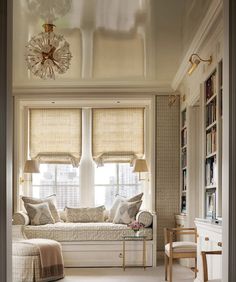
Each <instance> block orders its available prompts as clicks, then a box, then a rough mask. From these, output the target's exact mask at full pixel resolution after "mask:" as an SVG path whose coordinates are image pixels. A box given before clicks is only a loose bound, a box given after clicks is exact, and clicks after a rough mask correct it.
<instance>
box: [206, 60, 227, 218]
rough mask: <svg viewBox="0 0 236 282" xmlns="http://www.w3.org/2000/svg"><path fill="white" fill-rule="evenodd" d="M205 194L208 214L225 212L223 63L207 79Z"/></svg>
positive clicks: (219, 215)
mask: <svg viewBox="0 0 236 282" xmlns="http://www.w3.org/2000/svg"><path fill="white" fill-rule="evenodd" d="M204 86H205V87H204V95H203V96H204V97H203V108H204V117H205V119H204V148H205V150H204V194H205V200H204V202H205V217H206V218H212V219H214V218H217V217H221V215H222V203H221V202H222V188H221V187H222V177H221V176H222V165H221V144H222V118H221V117H222V95H223V88H222V62H220V63H219V64H218V65H217V67H216V68H215V70H214V71H213V72H212V73H211V75H210V76H209V77H208V78H207V79H206V81H205V82H204Z"/></svg>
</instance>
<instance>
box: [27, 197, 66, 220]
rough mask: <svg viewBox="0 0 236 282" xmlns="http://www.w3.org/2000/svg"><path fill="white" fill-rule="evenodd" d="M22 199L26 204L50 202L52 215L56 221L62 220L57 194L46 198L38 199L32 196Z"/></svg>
mask: <svg viewBox="0 0 236 282" xmlns="http://www.w3.org/2000/svg"><path fill="white" fill-rule="evenodd" d="M22 200H23V202H24V206H25V204H41V203H48V206H49V209H50V211H51V213H52V217H53V218H54V220H55V222H60V221H61V220H60V216H59V213H58V211H57V208H56V195H55V194H54V195H51V196H49V197H47V198H44V199H37V198H32V197H25V196H23V197H22Z"/></svg>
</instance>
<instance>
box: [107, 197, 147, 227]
mask: <svg viewBox="0 0 236 282" xmlns="http://www.w3.org/2000/svg"><path fill="white" fill-rule="evenodd" d="M142 197H143V193H140V194H138V195H136V196H134V197H132V198H125V197H122V196H120V195H117V196H116V198H115V200H114V202H113V204H112V207H111V209H110V211H109V217H108V221H109V222H112V221H113V220H114V217H115V215H116V211H117V208H118V206H119V204H120V203H121V202H124V201H126V202H137V201H141V199H142Z"/></svg>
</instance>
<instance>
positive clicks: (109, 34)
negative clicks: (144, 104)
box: [13, 0, 214, 88]
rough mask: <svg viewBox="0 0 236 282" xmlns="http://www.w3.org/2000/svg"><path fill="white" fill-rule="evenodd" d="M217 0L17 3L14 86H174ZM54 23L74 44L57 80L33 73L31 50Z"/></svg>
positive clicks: (28, 0)
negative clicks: (35, 39)
mask: <svg viewBox="0 0 236 282" xmlns="http://www.w3.org/2000/svg"><path fill="white" fill-rule="evenodd" d="M212 1H214V0H191V1H190V0H178V1H176V0H165V1H163V0H128V1H127V0H13V4H14V23H13V66H14V67H13V84H14V87H15V88H17V87H21V88H22V87H27V86H31V87H35V88H38V87H44V86H50V87H52V88H53V87H54V86H58V85H64V86H65V87H68V88H70V87H71V86H72V85H73V87H80V86H81V85H91V84H100V85H108V84H112V83H113V84H117V85H122V84H123V85H125V84H126V85H131V84H134V85H139V84H140V83H144V84H145V83H146V84H150V83H154V84H155V85H157V86H160V87H168V86H169V85H171V82H172V80H173V77H174V76H175V74H176V72H177V70H178V67H179V65H180V62H181V59H182V58H183V56H184V53H185V51H186V50H187V49H188V46H189V45H190V43H191V41H192V39H193V36H194V34H195V33H196V31H197V29H198V27H199V25H200V23H201V21H202V19H203V17H204V15H205V13H206V11H207V9H208V8H209V5H210V4H211V2H212ZM46 22H47V23H54V24H55V25H56V28H55V30H54V32H55V33H59V34H63V35H64V37H65V39H66V40H67V41H68V42H69V43H70V50H71V53H72V56H73V57H72V60H71V66H70V69H69V70H68V71H67V73H65V74H63V75H58V76H56V79H55V80H46V81H44V80H42V79H39V78H36V77H34V76H33V75H31V74H30V72H29V71H28V70H27V67H26V63H25V56H24V54H25V45H26V44H27V42H28V40H29V39H30V38H31V36H33V35H36V34H38V33H40V32H41V31H43V29H42V24H43V23H46Z"/></svg>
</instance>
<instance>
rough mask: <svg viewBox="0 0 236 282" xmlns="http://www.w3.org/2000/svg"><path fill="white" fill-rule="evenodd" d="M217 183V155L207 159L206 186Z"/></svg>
mask: <svg viewBox="0 0 236 282" xmlns="http://www.w3.org/2000/svg"><path fill="white" fill-rule="evenodd" d="M214 185H216V157H213V158H209V159H207V160H206V186H214Z"/></svg>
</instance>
